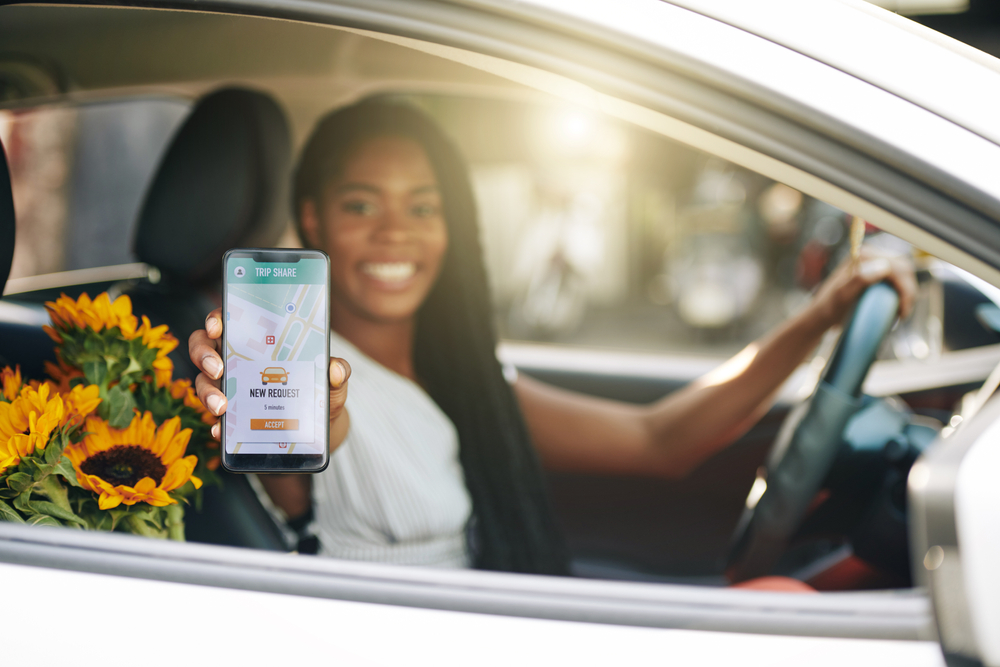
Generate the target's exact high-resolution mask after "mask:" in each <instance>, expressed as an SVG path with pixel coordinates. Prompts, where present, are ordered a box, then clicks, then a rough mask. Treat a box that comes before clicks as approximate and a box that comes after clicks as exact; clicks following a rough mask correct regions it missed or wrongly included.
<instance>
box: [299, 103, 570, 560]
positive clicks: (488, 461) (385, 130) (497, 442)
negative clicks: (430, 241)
mask: <svg viewBox="0 0 1000 667" xmlns="http://www.w3.org/2000/svg"><path fill="white" fill-rule="evenodd" d="M382 136H398V137H404V138H407V139H412V140H413V141H416V142H417V143H418V144H419V145H420V146H421V147H423V149H424V151H425V152H426V154H427V158H428V160H429V162H430V164H431V166H432V168H433V169H434V172H435V175H436V176H437V179H438V187H439V189H440V192H441V200H442V207H443V213H444V218H445V222H446V225H447V230H448V250H447V253H446V255H445V258H444V261H443V263H442V267H441V273H440V275H439V277H438V279H437V282H436V283H435V285H434V287H433V288H432V290H431V292H430V293H429V294H428V296H427V299H426V300H425V301H424V303H423V305H422V306H421V307H420V310H419V311H418V313H417V322H416V332H415V340H414V357H415V358H414V366H415V369H416V373H417V376H418V377H419V378H420V380H421V382H422V383H423V384H424V386H425V387H426V389H427V391H428V393H429V394H430V396H431V398H432V399H433V400H434V401H435V402H436V403H437V404H438V406H440V408H441V409H442V410H443V411H444V413H445V414H446V415H448V417H449V418H450V419H451V421H452V422H453V423H454V425H455V428H456V430H457V431H458V438H459V458H460V460H461V464H462V468H463V470H464V473H465V484H466V486H467V488H468V490H469V494H470V496H471V497H472V507H473V519H472V525H471V526H470V528H471V529H470V531H469V535H470V537H469V542H470V544H469V548H470V551H471V553H472V554H473V559H474V563H475V566H476V567H478V568H481V569H489V570H503V571H509V572H530V573H537V574H567V573H568V569H569V566H568V563H569V557H568V551H567V549H566V547H565V544H564V542H563V540H562V535H561V533H560V531H559V529H558V527H557V524H556V520H555V516H554V514H553V511H552V508H551V505H550V503H549V500H548V496H547V493H546V489H545V483H544V479H543V477H542V471H541V466H540V464H539V462H538V458H537V456H536V454H535V451H534V448H533V447H532V445H531V442H530V438H529V436H528V430H527V427H526V426H525V423H524V419H523V417H522V415H521V412H520V409H519V408H518V405H517V401H516V399H515V397H514V393H513V391H512V390H511V388H510V386H509V385H508V384H507V382H506V381H505V379H504V377H503V372H502V369H501V367H500V364H499V362H498V361H497V358H496V345H497V336H496V331H495V329H494V325H493V312H492V308H491V303H490V294H489V289H488V284H487V278H486V269H485V266H484V263H483V253H482V248H481V246H480V242H479V226H478V224H477V220H478V215H477V212H476V204H475V198H474V196H473V193H472V186H471V184H470V182H469V171H468V167H467V166H466V164H465V161H464V160H463V159H462V156H461V154H460V153H459V151H458V149H457V148H456V147H455V146H454V145H453V144H452V142H451V141H450V140H449V139H448V138H447V137H446V136H445V135H444V133H443V132H442V131H441V129H440V128H439V127H438V126H437V125H436V124H435V123H434V122H433V121H432V120H431V119H430V118H429V117H427V116H426V115H425V114H423V113H422V112H421V111H419V110H417V109H416V108H415V107H413V106H411V105H408V104H403V103H398V102H392V101H385V100H378V99H373V100H367V101H362V102H360V103H358V104H355V105H352V106H349V107H345V108H342V109H338V110H336V111H334V112H332V113H330V114H328V115H327V116H325V117H324V118H323V119H321V120H320V122H319V123H318V124H317V126H316V128H315V129H314V130H313V133H312V135H311V136H310V138H309V140H308V142H307V143H306V147H305V149H304V150H303V153H302V156H301V158H300V160H299V164H298V167H297V169H296V172H295V180H294V192H293V202H294V206H295V216H296V221H297V224H298V225H299V232H300V234H301V231H302V229H301V224H302V221H301V219H300V210H301V205H302V202H304V201H306V200H310V199H311V200H313V201H316V202H319V200H320V198H321V196H322V192H323V187H324V185H325V184H326V183H327V182H328V181H329V179H330V178H332V177H334V176H336V175H337V173H338V172H339V171H340V170H341V169H342V168H343V166H344V163H345V162H346V160H347V159H348V158H350V156H351V155H352V154H353V152H354V151H355V150H356V149H357V148H358V147H359V146H360V145H361V144H362V143H364V142H365V141H367V140H370V139H374V138H377V137H382Z"/></svg>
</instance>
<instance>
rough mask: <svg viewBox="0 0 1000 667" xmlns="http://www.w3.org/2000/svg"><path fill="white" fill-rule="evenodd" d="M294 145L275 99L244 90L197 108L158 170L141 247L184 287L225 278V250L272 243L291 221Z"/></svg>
mask: <svg viewBox="0 0 1000 667" xmlns="http://www.w3.org/2000/svg"><path fill="white" fill-rule="evenodd" d="M290 152H291V151H290V142H289V133H288V123H287V122H286V120H285V115H284V113H283V112H282V111H281V109H280V108H279V107H278V105H277V103H276V102H275V101H274V100H273V99H271V97H269V96H267V95H265V94H262V93H259V92H255V91H251V90H244V89H239V88H227V89H223V90H218V91H216V92H214V93H211V94H209V95H207V96H205V97H203V98H202V99H201V100H199V101H198V103H197V104H196V105H195V107H194V109H193V110H192V111H191V115H190V116H188V118H187V120H186V121H185V122H184V124H183V125H182V126H181V128H180V130H178V131H177V134H176V135H175V136H174V138H173V140H172V141H171V143H170V147H169V148H168V149H167V152H166V154H165V155H164V157H163V160H162V161H161V162H160V166H159V168H158V169H157V171H156V176H155V178H154V179H153V182H152V184H151V185H150V187H149V190H148V191H147V192H146V197H145V201H144V202H143V205H142V210H141V212H140V214H139V225H138V229H137V231H136V237H135V252H136V255H137V256H138V258H139V259H140V260H142V261H143V262H146V263H147V264H152V265H153V266H155V267H157V268H158V269H160V271H161V273H162V274H163V276H164V277H165V278H167V279H169V280H170V281H171V282H175V283H180V284H181V285H188V286H197V285H200V284H206V283H211V282H213V281H215V280H218V278H219V276H220V275H221V262H222V255H223V254H224V253H225V251H226V250H228V249H229V248H232V247H236V246H248V247H249V246H269V245H271V244H273V243H274V242H275V241H277V239H278V237H279V236H280V234H281V232H282V231H283V228H284V224H285V220H286V217H285V212H286V201H285V193H286V192H287V188H288V180H289V162H290Z"/></svg>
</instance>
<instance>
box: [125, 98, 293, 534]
mask: <svg viewBox="0 0 1000 667" xmlns="http://www.w3.org/2000/svg"><path fill="white" fill-rule="evenodd" d="M290 160H291V148H290V140H289V131H288V124H287V122H286V120H285V116H284V113H283V112H282V111H281V109H280V108H279V107H278V105H277V103H276V102H275V101H274V100H273V99H272V98H271V97H269V96H268V95H265V94H263V93H259V92H256V91H252V90H246V89H240V88H227V89H223V90H218V91H216V92H213V93H211V94H209V95H207V96H205V97H204V98H202V99H201V100H199V101H198V103H197V104H196V105H195V106H194V108H193V109H192V111H191V114H190V116H188V118H187V120H186V121H185V122H184V124H183V125H182V126H181V128H180V129H179V130H178V132H177V134H176V135H175V136H174V138H173V139H172V141H171V143H170V146H169V148H168V149H167V151H166V153H165V154H164V157H163V160H162V161H161V163H160V165H159V167H158V168H157V171H156V175H155V177H154V178H153V181H152V183H151V184H150V187H149V190H147V192H146V195H145V198H144V201H143V205H142V208H141V212H140V215H139V223H138V228H137V231H136V236H135V254H136V256H137V257H138V258H139V259H140V260H141V261H143V262H146V263H147V264H150V265H152V266H154V267H156V268H157V269H158V270H159V273H160V276H161V278H160V280H159V281H158V282H156V283H152V282H149V283H142V284H140V285H139V286H137V287H136V288H134V289H132V290H130V291H129V292H128V294H129V296H130V297H131V299H132V304H133V312H135V313H136V314H142V315H147V316H149V318H150V320H151V321H152V323H153V324H154V325H155V324H167V325H169V326H170V330H171V332H172V333H173V334H174V335H176V336H177V338H178V339H179V340H180V341H181V344H180V345H179V346H178V348H177V350H175V351H174V353H173V354H172V355H171V357H172V359H173V360H174V377H187V378H190V379H192V380H193V379H194V377H195V375H196V374H197V369H196V368H195V367H194V365H193V364H192V363H191V362H190V359H189V358H188V352H187V350H188V346H187V340H188V337H189V336H190V335H191V332H193V331H194V330H196V329H200V328H202V327H203V326H204V323H205V316H206V315H207V314H208V313H209V311H211V310H212V309H213V308H216V307H218V306H219V305H220V303H221V302H220V296H221V292H220V289H221V277H222V273H221V270H222V256H223V254H224V253H225V252H226V250H228V249H229V248H233V247H267V246H271V245H273V244H274V243H275V242H276V241H277V240H278V238H279V236H280V235H281V233H282V231H283V230H284V227H285V224H286V219H287V216H286V212H287V210H288V209H287V196H286V193H287V188H288V183H289V178H290V173H289V170H290ZM223 482H224V486H223V487H222V488H221V489H219V488H212V487H206V488H205V493H204V505H203V507H202V508H201V511H196V510H195V509H194V508H189V509H188V511H187V513H186V524H187V538H188V540H190V541H194V542H207V543H212V544H225V545H233V546H245V547H254V548H259V549H270V550H278V551H286V550H288V548H289V546H288V544H287V543H286V541H285V539H284V538H283V537H282V533H281V530H280V529H279V528H278V526H277V525H276V524H275V523H274V521H273V520H272V519H271V517H270V515H269V514H268V512H267V511H266V510H265V509H264V507H263V506H262V505H261V503H260V501H259V499H258V497H257V495H256V493H255V492H254V490H253V489H252V488H251V486H250V484H249V483H248V480H247V479H246V478H245V477H244V476H241V475H230V474H223Z"/></svg>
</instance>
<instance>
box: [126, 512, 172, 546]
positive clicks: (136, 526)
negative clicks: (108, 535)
mask: <svg viewBox="0 0 1000 667" xmlns="http://www.w3.org/2000/svg"><path fill="white" fill-rule="evenodd" d="M125 523H126V524H127V525H128V529H129V532H130V533H132V534H134V535H142V536H143V537H153V538H156V539H160V540H162V539H163V538H164V537H165V536H164V534H163V532H162V531H159V530H157V529H156V528H153V527H152V526H150V525H149V524H148V523H146V522H145V521H143V520H142V519H141V518H139V517H138V516H136V515H135V514H129V515H128V516H126V517H125Z"/></svg>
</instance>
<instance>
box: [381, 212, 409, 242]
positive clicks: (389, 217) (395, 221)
mask: <svg viewBox="0 0 1000 667" xmlns="http://www.w3.org/2000/svg"><path fill="white" fill-rule="evenodd" d="M411 222H412V221H411V220H410V219H409V217H408V216H407V215H406V210H405V209H404V208H402V207H397V206H387V207H386V208H385V209H384V211H383V213H382V216H381V219H380V220H379V225H378V227H377V228H376V233H377V234H378V235H379V236H380V237H382V238H385V239H386V240H394V241H397V240H398V241H404V240H407V239H408V238H409V236H410V234H411V233H412V231H413V225H412V224H411Z"/></svg>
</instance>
